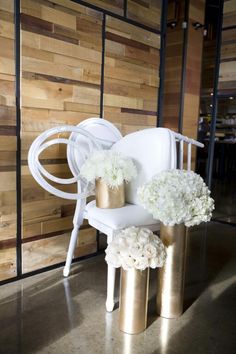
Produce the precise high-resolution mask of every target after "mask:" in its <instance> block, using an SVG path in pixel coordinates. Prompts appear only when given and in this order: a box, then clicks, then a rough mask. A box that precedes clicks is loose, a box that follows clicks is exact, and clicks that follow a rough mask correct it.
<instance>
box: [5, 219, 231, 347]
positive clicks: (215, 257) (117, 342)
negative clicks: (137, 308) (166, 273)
mask: <svg viewBox="0 0 236 354" xmlns="http://www.w3.org/2000/svg"><path fill="white" fill-rule="evenodd" d="M235 241H236V228H235V227H232V226H228V225H222V224H219V223H210V224H208V226H207V228H206V227H205V226H201V227H198V228H195V229H193V230H192V231H191V234H190V235H189V243H188V258H187V274H186V289H185V312H184V314H183V315H182V316H181V317H180V318H178V319H176V320H168V319H163V318H160V317H157V316H156V314H155V288H156V272H155V271H152V273H151V281H150V301H149V324H148V328H147V330H146V331H145V332H143V333H141V334H139V335H128V334H124V333H122V332H120V331H119V329H118V315H119V313H118V309H117V308H116V309H115V311H114V312H113V313H106V311H105V293H106V266H105V263H104V256H103V255H100V256H98V257H95V258H93V259H89V260H87V261H83V262H81V263H79V264H76V265H74V266H73V271H72V274H71V276H70V277H69V278H68V279H63V276H62V269H57V270H54V271H50V272H47V273H44V274H41V275H37V276H34V277H31V278H27V279H24V280H22V281H18V282H15V283H12V284H7V285H4V286H2V287H1V288H0V325H1V328H0V353H1V354H10V353H14V354H18V353H21V354H28V353H43V354H49V353H55V354H72V353H79V354H95V353H98V354H99V353H101V354H113V353H114V354H116V353H117V354H120V353H122V354H154V353H157V354H158V353H160V354H231V353H235V352H236V320H235V318H236V305H235V304H236V286H235V280H236V277H235V269H236V257H235V255H236V249H235Z"/></svg>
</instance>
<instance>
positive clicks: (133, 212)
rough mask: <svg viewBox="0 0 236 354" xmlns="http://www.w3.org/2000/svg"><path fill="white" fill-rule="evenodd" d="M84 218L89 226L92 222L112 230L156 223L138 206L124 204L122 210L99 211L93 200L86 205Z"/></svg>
mask: <svg viewBox="0 0 236 354" xmlns="http://www.w3.org/2000/svg"><path fill="white" fill-rule="evenodd" d="M85 217H86V218H87V219H88V220H89V223H90V224H91V225H93V224H94V223H93V222H92V221H93V220H94V221H96V222H97V223H102V224H103V225H106V226H107V227H109V228H111V229H113V230H119V229H123V228H126V227H130V226H150V225H156V224H157V223H158V221H157V220H155V219H153V217H152V215H151V214H149V213H148V212H147V211H146V210H145V209H144V208H143V207H141V206H139V205H134V204H126V205H125V206H124V207H122V208H116V209H101V208H97V207H96V204H95V200H93V201H92V202H90V203H88V204H87V205H86V208H85Z"/></svg>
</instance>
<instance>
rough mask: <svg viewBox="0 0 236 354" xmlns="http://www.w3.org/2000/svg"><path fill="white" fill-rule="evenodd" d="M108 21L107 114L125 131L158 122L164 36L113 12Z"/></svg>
mask: <svg viewBox="0 0 236 354" xmlns="http://www.w3.org/2000/svg"><path fill="white" fill-rule="evenodd" d="M106 23H107V25H106V41H105V79H104V118H106V119H108V120H110V121H111V122H113V123H116V125H117V126H118V128H119V129H120V130H121V132H122V133H123V134H124V135H125V134H128V133H130V132H133V131H135V130H138V129H143V128H145V127H149V126H156V121H157V94H158V87H159V75H158V70H159V49H160V36H159V35H157V34H155V33H151V32H148V31H146V30H144V29H141V28H137V27H135V26H133V25H130V24H127V23H124V22H122V21H120V20H117V19H114V18H112V17H109V16H108V17H107V21H106ZM147 43H148V44H147Z"/></svg>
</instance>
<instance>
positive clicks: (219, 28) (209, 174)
mask: <svg viewBox="0 0 236 354" xmlns="http://www.w3.org/2000/svg"><path fill="white" fill-rule="evenodd" d="M223 6H224V0H219V16H218V24H217V33H216V57H215V71H214V86H213V99H212V111H211V128H210V141H209V148H208V160H207V174H206V184H207V185H208V187H209V188H211V180H212V169H213V160H214V148H215V131H216V117H217V110H218V97H217V93H218V82H219V71H220V50H221V32H222V22H223Z"/></svg>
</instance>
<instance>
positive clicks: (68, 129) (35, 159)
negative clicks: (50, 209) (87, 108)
mask: <svg viewBox="0 0 236 354" xmlns="http://www.w3.org/2000/svg"><path fill="white" fill-rule="evenodd" d="M101 127H102V129H101ZM96 128H97V129H96ZM98 128H99V129H98ZM64 133H71V135H70V137H69V138H63V137H60V135H62V134H64ZM55 135H57V136H58V135H59V137H58V138H55ZM51 137H53V139H51V140H49V139H50V138H51ZM120 138H121V134H120V132H119V131H118V129H117V128H115V126H113V124H111V123H110V122H107V121H105V120H103V119H100V118H90V119H87V120H85V121H83V122H82V123H80V124H79V125H78V126H71V125H63V126H58V127H54V128H51V129H48V130H46V131H45V132H43V133H42V134H40V135H39V136H38V137H37V138H36V139H35V140H34V142H33V143H32V145H31V147H30V149H29V154H28V164H29V168H30V171H31V173H32V175H33V177H34V178H35V180H36V181H37V182H38V184H39V185H40V186H41V187H43V188H44V189H46V190H47V191H48V192H49V193H52V194H54V195H56V196H58V197H61V198H65V199H74V200H79V199H81V198H86V197H87V196H88V195H91V194H92V190H93V186H92V185H91V184H90V183H87V181H86V180H85V179H84V178H83V177H82V176H81V175H80V168H81V166H82V164H83V163H84V161H85V160H86V158H87V157H88V155H89V154H90V153H91V152H92V151H94V150H100V149H104V148H110V147H111V145H112V144H113V143H114V142H115V141H117V140H118V139H120ZM55 144H66V145H67V158H68V164H69V167H70V169H71V172H72V174H73V177H72V178H59V177H56V176H53V175H52V174H51V173H49V172H48V171H47V170H46V169H45V168H44V167H43V165H42V164H41V163H40V160H39V157H40V154H41V153H42V152H43V151H45V150H46V149H47V148H48V147H50V146H52V145H55ZM48 180H49V181H52V182H56V183H59V184H64V185H68V184H72V183H76V182H77V185H78V187H77V193H68V192H64V191H61V190H60V189H57V188H55V187H54V186H52V185H51V184H50V183H49V182H48Z"/></svg>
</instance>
